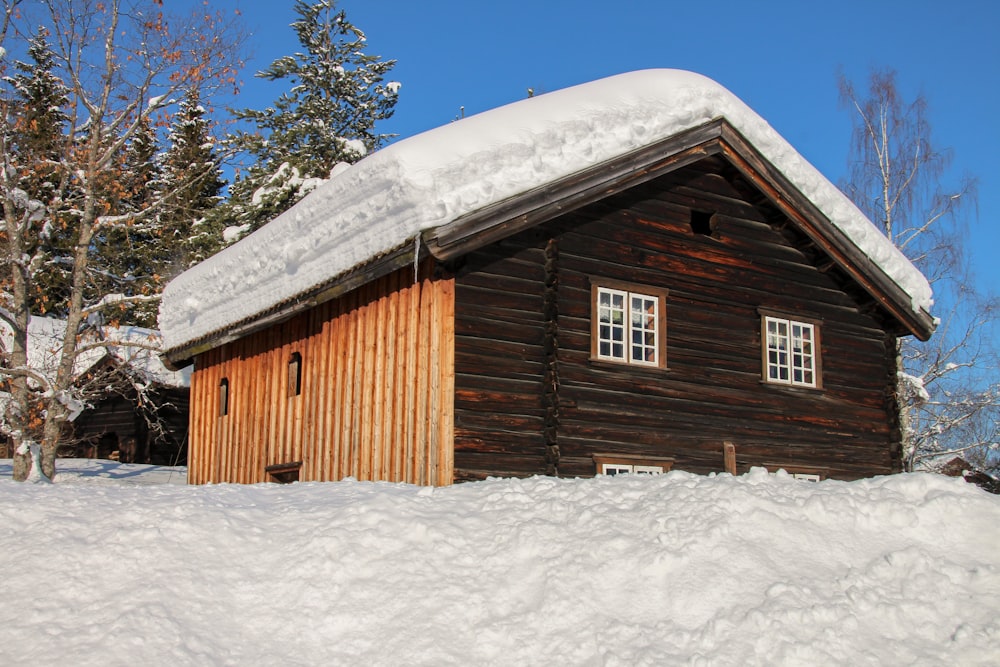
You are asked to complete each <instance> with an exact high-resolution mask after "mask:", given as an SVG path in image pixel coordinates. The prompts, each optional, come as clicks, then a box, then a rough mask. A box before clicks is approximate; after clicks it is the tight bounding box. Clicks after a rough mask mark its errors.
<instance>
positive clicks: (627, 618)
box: [0, 470, 1000, 666]
mask: <svg viewBox="0 0 1000 667" xmlns="http://www.w3.org/2000/svg"><path fill="white" fill-rule="evenodd" d="M997 525H1000V498H997V497H996V496H990V495H988V494H986V493H984V492H982V491H981V490H979V489H977V488H975V487H973V486H972V485H969V484H966V483H964V482H962V481H959V480H954V479H949V478H942V477H938V476H933V475H927V474H923V475H921V474H912V475H900V476H893V477H884V478H878V479H873V480H865V481H859V482H851V483H846V482H834V481H827V482H822V483H819V484H815V483H809V482H803V481H798V480H793V479H792V478H790V477H789V476H787V475H783V474H779V475H777V476H775V475H768V474H766V473H765V472H763V471H761V470H756V471H753V472H751V473H750V474H748V475H745V476H742V477H730V476H728V475H721V476H718V477H714V478H712V477H700V476H695V475H691V474H688V473H681V472H673V473H670V474H668V475H664V476H660V477H652V476H650V477H631V478H629V477H599V478H595V479H590V480H559V479H553V478H533V479H528V480H516V479H507V480H489V481H486V482H480V483H474V484H464V485H458V486H454V487H447V488H438V489H431V488H418V487H413V486H405V485H393V484H388V483H377V484H376V483H359V482H353V481H346V482H338V483H327V484H315V483H313V484H294V485H291V486H276V485H259V486H240V485H219V486H208V487H171V486H159V487H145V488H140V487H135V486H107V485H97V486H95V485H84V486H81V485H78V484H75V483H57V484H55V485H44V486H43V485H31V484H27V485H18V484H15V483H13V482H10V481H8V480H0V540H2V544H3V549H2V550H0V569H2V570H3V571H4V572H5V573H6V577H5V580H4V603H3V605H0V664H6V665H25V664H31V665H64V664H74V665H102V666H103V665H136V664H142V665H164V664H170V665H205V664H216V665H222V664H226V665H246V664H254V665H279V664H280V665H322V664H340V665H402V664H407V665H409V664H415V665H487V664H509V665H551V664H560V665H584V664H587V665H679V664H684V665H690V664H699V665H943V664H952V665H987V664H997V663H998V661H1000V649H998V647H1000V549H998V544H997V533H996V530H997Z"/></svg>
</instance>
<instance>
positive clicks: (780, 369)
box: [761, 315, 820, 387]
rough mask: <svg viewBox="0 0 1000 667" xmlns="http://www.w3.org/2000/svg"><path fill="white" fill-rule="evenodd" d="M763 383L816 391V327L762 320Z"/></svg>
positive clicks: (773, 318)
mask: <svg viewBox="0 0 1000 667" xmlns="http://www.w3.org/2000/svg"><path fill="white" fill-rule="evenodd" d="M762 329H763V330H762V332H761V341H762V343H763V361H764V380H765V381H766V382H770V383H774V384H786V385H792V386H797V387H819V386H820V382H819V376H820V373H819V326H818V325H817V323H815V322H803V321H799V320H794V319H790V318H783V317H777V316H773V315H765V316H764V317H763V319H762Z"/></svg>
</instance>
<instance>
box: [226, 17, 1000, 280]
mask: <svg viewBox="0 0 1000 667" xmlns="http://www.w3.org/2000/svg"><path fill="white" fill-rule="evenodd" d="M211 4H212V5H213V6H219V7H225V8H233V7H236V8H239V10H240V11H241V13H242V14H243V18H244V20H245V22H246V24H247V27H248V28H249V30H250V31H251V32H252V33H253V35H252V37H251V40H250V46H251V51H252V54H251V55H252V57H251V59H250V61H249V62H248V65H247V69H246V71H245V73H244V79H243V81H244V86H243V90H242V94H241V97H240V99H239V100H238V102H237V104H238V106H243V107H254V108H260V107H262V106H265V105H267V104H269V103H270V102H271V101H272V100H273V99H274V98H275V97H276V96H277V95H278V94H279V93H280V92H281V89H280V87H269V85H268V84H267V83H266V82H263V81H259V80H255V79H254V77H253V74H254V73H255V72H256V71H258V70H260V69H263V68H264V67H266V66H267V65H268V64H269V63H270V62H271V61H272V60H274V59H275V58H277V57H280V56H283V55H287V54H289V53H292V52H294V51H295V50H297V49H298V46H299V45H298V42H297V40H296V38H295V35H294V33H293V31H292V30H291V28H289V27H287V26H288V24H289V23H290V22H291V21H292V20H294V18H295V14H294V12H293V10H292V7H293V2H291V0H287V1H285V0H282V1H280V2H275V1H273V0H257V1H251V0H225V1H224V2H212V3H211ZM338 6H339V7H340V8H342V9H345V10H346V11H347V16H348V18H349V19H350V20H351V21H352V22H353V23H355V24H356V25H357V26H359V27H360V28H361V29H362V30H364V31H365V33H366V35H367V37H368V44H369V53H373V54H378V55H381V56H383V57H385V58H395V59H396V60H397V61H398V64H397V65H396V67H395V69H394V70H393V76H392V78H394V79H396V80H398V81H400V82H402V84H403V87H402V89H401V91H400V101H399V104H398V105H397V107H396V113H395V115H394V117H393V118H392V119H390V120H389V121H387V122H385V123H384V124H383V125H382V126H381V129H382V131H386V132H393V133H396V134H398V135H399V136H400V137H407V136H411V135H413V134H416V133H418V132H421V131H423V130H427V129H430V128H433V127H436V126H438V125H442V124H444V123H447V122H449V121H451V120H453V119H454V118H456V117H457V116H458V115H459V114H460V113H461V109H462V107H464V109H465V114H466V115H471V114H473V113H477V112H479V111H485V110H487V109H491V108H493V107H496V106H499V105H502V104H505V103H508V102H512V101H516V100H519V99H522V98H524V97H525V96H526V95H527V89H528V88H533V89H534V91H535V92H536V94H539V93H544V92H546V91H552V90H557V89H559V88H564V87H566V86H570V85H574V84H578V83H583V82H585V81H590V80H593V79H597V78H600V77H603V76H608V75H612V74H617V73H620V72H625V71H630V70H635V69H644V68H649V67H674V68H681V69H688V70H692V71H695V72H699V73H701V74H704V75H706V76H709V77H711V78H713V79H715V80H716V81H718V82H719V83H721V84H723V85H724V86H726V87H727V88H729V89H730V90H731V91H732V92H733V93H735V94H736V95H737V96H739V97H740V98H742V99H743V100H744V101H745V102H746V103H747V104H749V105H750V106H751V107H752V108H753V109H754V110H756V111H757V113H759V114H760V115H761V116H763V117H764V118H765V119H766V120H767V121H768V122H769V123H770V124H771V125H772V126H773V127H774V128H775V129H776V130H778V132H779V133H781V134H782V135H783V136H784V137H785V138H786V139H787V140H788V141H789V142H790V143H791V144H792V145H793V146H795V147H796V148H797V149H798V151H799V152H800V153H802V154H803V155H804V156H805V157H806V158H807V159H808V160H809V161H811V162H812V163H813V164H814V165H815V166H816V167H817V168H819V170H820V171H822V172H823V173H824V174H825V175H826V176H827V177H828V178H830V180H832V181H834V182H835V183H836V182H838V181H839V180H840V179H842V178H843V177H844V175H845V171H846V167H847V152H848V145H849V142H850V127H851V118H850V115H849V112H848V111H847V110H845V109H843V108H841V107H840V106H839V104H838V92H837V73H838V71H843V72H844V74H846V76H847V77H848V78H849V79H851V80H853V81H854V82H855V83H856V84H857V85H858V87H859V88H861V87H863V85H864V82H865V80H866V78H867V75H868V73H869V71H870V68H871V67H873V66H874V67H890V68H893V69H895V70H896V71H897V72H898V74H899V78H898V81H899V83H900V85H901V88H902V90H903V92H904V95H906V97H907V98H912V96H913V95H915V94H916V93H918V92H923V93H924V94H925V96H926V97H927V99H928V102H929V106H930V121H931V124H932V127H933V131H934V135H933V138H934V140H935V143H936V144H937V146H938V147H939V148H947V147H950V148H951V149H952V150H953V152H954V159H953V163H952V169H951V174H950V176H951V178H952V180H957V179H958V177H959V176H961V175H962V174H969V175H972V176H975V177H976V178H977V179H978V182H979V206H978V214H977V212H975V211H972V212H970V214H969V222H970V225H969V246H970V247H971V248H972V250H973V262H974V267H975V270H976V274H977V276H978V281H979V283H980V285H981V286H982V287H984V288H985V289H988V290H991V291H994V292H998V291H1000V261H997V257H996V256H997V254H998V251H1000V167H998V163H997V162H996V159H995V158H996V157H997V156H998V155H1000V118H998V109H1000V37H998V34H1000V3H996V2H995V1H994V0H953V1H952V2H948V3H942V2H929V1H927V0H891V1H881V0H839V1H838V2H836V3H812V2H804V1H802V0H796V1H784V0H782V1H775V2H761V1H756V2H755V1H754V0H739V1H731V0H717V1H715V2H711V3H708V2H694V1H691V0H687V1H685V2H676V1H674V0H658V1H656V0H649V1H641V2H630V1H628V0H620V1H619V2H617V3H608V2H597V1H595V0H575V1H570V0H533V1H531V2H525V1H524V0H507V1H506V2H476V1H475V0H472V1H469V0H466V1H464V2H457V1H454V2H445V1H443V0H424V1H422V2H414V1H413V0H341V2H339V3H338Z"/></svg>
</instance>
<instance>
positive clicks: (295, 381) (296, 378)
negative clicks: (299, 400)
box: [288, 352, 302, 396]
mask: <svg viewBox="0 0 1000 667" xmlns="http://www.w3.org/2000/svg"><path fill="white" fill-rule="evenodd" d="M301 393H302V355H301V354H300V353H298V352H292V356H291V357H289V358H288V395H289V396H298V395H299V394H301Z"/></svg>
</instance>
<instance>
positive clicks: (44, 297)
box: [3, 27, 71, 313]
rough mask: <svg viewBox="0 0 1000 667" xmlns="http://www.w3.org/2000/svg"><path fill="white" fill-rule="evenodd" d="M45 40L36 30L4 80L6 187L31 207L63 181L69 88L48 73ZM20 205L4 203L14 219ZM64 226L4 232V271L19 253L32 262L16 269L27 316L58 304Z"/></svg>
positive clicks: (25, 226) (64, 248)
mask: <svg viewBox="0 0 1000 667" xmlns="http://www.w3.org/2000/svg"><path fill="white" fill-rule="evenodd" d="M48 37H49V33H48V30H46V29H45V28H44V27H40V28H38V31H37V33H36V34H35V36H34V37H32V38H31V39H30V40H29V42H28V49H27V54H28V56H29V61H27V62H26V61H21V60H18V61H16V62H15V63H14V70H15V73H14V75H13V76H10V77H5V78H4V82H5V83H6V84H7V85H8V86H9V87H10V90H11V92H12V97H10V98H8V99H7V100H6V101H5V104H4V107H5V109H4V116H5V117H4V123H5V125H6V127H7V132H8V135H7V138H6V142H7V155H8V160H7V164H6V165H5V166H6V167H7V169H8V171H7V173H6V174H5V181H6V183H5V184H6V185H7V186H9V187H11V188H12V191H13V192H14V193H16V194H20V193H26V194H27V193H30V196H31V198H32V199H34V200H35V202H36V204H35V206H36V208H37V206H38V205H40V204H42V203H45V202H48V201H50V200H51V199H52V198H53V197H55V196H56V194H57V193H58V192H59V191H60V184H61V183H62V182H63V181H64V179H66V178H67V177H68V174H66V172H65V168H64V165H63V163H62V161H61V159H60V155H61V153H62V151H63V150H64V148H65V146H66V143H67V141H68V138H67V137H66V135H65V128H66V124H67V122H68V117H67V115H66V112H65V109H66V105H67V101H68V99H69V89H68V88H67V87H66V85H65V84H64V83H63V82H62V80H61V79H60V78H59V77H58V76H57V75H56V74H55V73H54V71H53V70H54V54H53V52H52V49H51V46H50V44H49V40H48ZM21 203H23V202H18V201H16V198H15V200H14V201H9V202H5V204H7V205H9V206H11V207H13V209H14V210H12V213H14V214H16V209H18V208H19V204H21ZM64 225H65V221H64V220H60V219H53V220H48V221H46V224H42V225H33V224H23V225H21V226H20V227H19V229H17V230H4V233H3V236H4V237H5V240H6V241H7V243H8V244H10V245H8V249H9V253H8V254H6V255H5V257H4V260H3V262H4V269H8V268H13V267H14V266H15V265H17V263H16V261H15V260H14V257H15V256H16V255H15V253H16V252H18V251H22V252H23V254H24V256H27V257H30V258H31V261H30V263H29V265H27V266H21V267H20V270H21V272H22V277H23V278H25V283H24V284H25V285H26V289H27V292H26V294H25V295H24V298H26V299H27V303H28V304H30V308H31V310H32V312H36V313H46V312H48V311H50V310H51V309H52V308H53V307H54V305H55V304H56V303H57V302H58V301H59V299H60V297H59V296H58V293H59V287H58V286H59V284H60V283H61V277H62V276H63V275H64V274H65V267H63V266H61V264H60V261H59V258H60V257H61V256H63V255H64V254H65V253H66V252H68V249H69V245H70V243H71V241H70V240H69V239H68V238H67V236H66V234H65V233H64V232H65V229H64ZM15 246H16V247H15ZM9 262H15V263H14V264H8V263H9ZM28 272H30V273H32V274H33V275H34V278H33V279H32V280H30V281H27V280H26V276H25V275H24V274H26V273H28ZM6 273H7V271H6V270H5V275H6ZM4 307H5V308H11V305H10V304H4ZM15 310H16V307H15Z"/></svg>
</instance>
